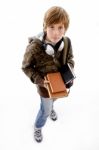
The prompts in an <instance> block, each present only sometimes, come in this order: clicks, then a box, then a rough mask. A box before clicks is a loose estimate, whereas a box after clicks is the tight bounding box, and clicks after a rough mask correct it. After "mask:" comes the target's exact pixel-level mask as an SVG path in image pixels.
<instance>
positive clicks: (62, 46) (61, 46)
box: [58, 41, 64, 51]
mask: <svg viewBox="0 0 99 150" xmlns="http://www.w3.org/2000/svg"><path fill="white" fill-rule="evenodd" d="M63 48H64V42H63V41H62V42H61V44H60V46H59V48H58V51H62V50H63Z"/></svg>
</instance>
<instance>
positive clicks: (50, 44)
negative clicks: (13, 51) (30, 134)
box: [22, 6, 74, 142]
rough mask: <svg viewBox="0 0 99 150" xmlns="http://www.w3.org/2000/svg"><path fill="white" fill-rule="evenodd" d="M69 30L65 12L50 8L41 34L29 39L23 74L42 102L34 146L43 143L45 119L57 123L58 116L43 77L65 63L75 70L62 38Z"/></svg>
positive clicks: (68, 41)
mask: <svg viewBox="0 0 99 150" xmlns="http://www.w3.org/2000/svg"><path fill="white" fill-rule="evenodd" d="M68 26H69V16H68V14H67V12H66V11H65V10H64V9H63V8H62V7H58V6H54V7H51V8H50V9H49V10H48V11H47V12H46V13H45V16H44V22H43V33H41V34H39V35H38V36H35V37H33V38H30V39H29V45H28V46H27V48H26V52H25V54H24V59H23V62H22V70H23V71H24V73H25V74H26V75H27V76H28V77H29V78H30V80H31V81H32V82H33V83H34V84H36V85H37V89H38V93H39V95H40V99H41V105H40V110H39V112H38V115H37V117H36V121H35V125H34V139H35V140H36V141H37V142H41V141H42V139H43V136H42V127H43V126H44V125H45V123H46V121H47V118H48V116H50V118H51V119H52V120H53V121H55V120H57V114H56V112H55V111H54V109H53V101H54V100H53V99H51V98H49V95H48V91H47V89H46V83H47V81H45V80H44V76H45V75H46V74H47V73H52V72H58V70H59V68H60V67H61V66H62V65H63V64H66V63H69V64H70V66H71V67H72V68H74V61H73V52H72V47H71V42H70V39H69V38H67V37H65V36H64V35H65V32H66V30H67V28H68ZM66 43H67V45H68V50H67V48H66ZM64 51H65V53H64ZM72 84H73V83H72V82H71V83H69V84H68V85H67V86H66V87H68V88H69V87H70V86H71V85H72Z"/></svg>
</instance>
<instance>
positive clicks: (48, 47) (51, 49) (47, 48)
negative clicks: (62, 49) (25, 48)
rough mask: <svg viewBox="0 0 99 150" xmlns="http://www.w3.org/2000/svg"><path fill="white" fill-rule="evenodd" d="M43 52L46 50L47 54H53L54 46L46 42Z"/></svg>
mask: <svg viewBox="0 0 99 150" xmlns="http://www.w3.org/2000/svg"><path fill="white" fill-rule="evenodd" d="M45 52H46V53H47V54H48V55H51V56H53V55H54V48H53V47H52V46H51V45H49V44H47V45H46V48H45Z"/></svg>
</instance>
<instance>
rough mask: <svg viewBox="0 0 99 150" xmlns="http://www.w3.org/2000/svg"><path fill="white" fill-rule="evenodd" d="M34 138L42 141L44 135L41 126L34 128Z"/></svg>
mask: <svg viewBox="0 0 99 150" xmlns="http://www.w3.org/2000/svg"><path fill="white" fill-rule="evenodd" d="M34 139H35V141H37V142H41V141H42V139H43V137H42V132H41V128H34Z"/></svg>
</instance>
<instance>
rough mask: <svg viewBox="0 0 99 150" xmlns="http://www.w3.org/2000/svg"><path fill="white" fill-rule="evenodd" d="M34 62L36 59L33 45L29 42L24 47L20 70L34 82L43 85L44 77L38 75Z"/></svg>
mask: <svg viewBox="0 0 99 150" xmlns="http://www.w3.org/2000/svg"><path fill="white" fill-rule="evenodd" d="M35 63H36V61H35V57H34V53H33V45H32V44H29V45H28V46H27V48H26V52H25V54H24V58H23V61H22V70H23V72H24V73H25V74H26V75H27V76H28V77H29V78H30V80H31V81H32V82H33V83H34V84H38V85H41V86H43V84H44V79H43V78H42V77H41V76H40V74H39V72H37V71H36V69H35Z"/></svg>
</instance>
